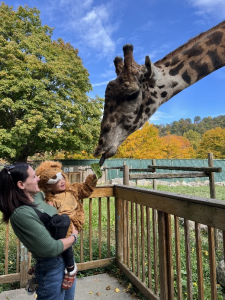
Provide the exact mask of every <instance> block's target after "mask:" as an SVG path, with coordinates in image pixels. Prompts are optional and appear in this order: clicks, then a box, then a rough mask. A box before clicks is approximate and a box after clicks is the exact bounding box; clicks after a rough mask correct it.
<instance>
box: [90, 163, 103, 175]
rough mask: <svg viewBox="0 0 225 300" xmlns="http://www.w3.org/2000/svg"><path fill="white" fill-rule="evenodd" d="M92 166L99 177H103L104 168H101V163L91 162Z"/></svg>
mask: <svg viewBox="0 0 225 300" xmlns="http://www.w3.org/2000/svg"><path fill="white" fill-rule="evenodd" d="M91 168H92V170H93V171H94V173H95V175H96V177H97V179H99V178H101V177H102V170H101V166H100V164H99V163H94V164H91Z"/></svg>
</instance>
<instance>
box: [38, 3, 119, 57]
mask: <svg viewBox="0 0 225 300" xmlns="http://www.w3.org/2000/svg"><path fill="white" fill-rule="evenodd" d="M113 11H114V7H113V3H110V2H105V3H104V4H101V5H98V6H97V5H94V1H93V0H76V1H71V0H60V1H58V2H57V1H55V0H54V1H53V0H49V1H48V5H47V6H46V7H45V10H43V14H45V15H46V16H48V19H49V20H52V21H54V22H57V27H58V29H59V28H61V31H63V35H64V36H66V35H67V34H68V35H70V36H71V34H73V39H74V40H75V39H76V45H77V46H79V48H81V47H82V48H83V49H87V50H86V51H87V52H88V51H89V52H91V50H93V51H96V52H97V54H99V55H103V56H107V55H110V54H111V53H113V52H114V51H115V47H116V42H115V41H114V40H113V38H112V34H113V32H115V31H116V30H117V28H118V26H117V24H116V22H115V21H114V20H113ZM58 12H60V15H58Z"/></svg>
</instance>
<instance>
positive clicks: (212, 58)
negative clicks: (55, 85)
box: [94, 21, 225, 164]
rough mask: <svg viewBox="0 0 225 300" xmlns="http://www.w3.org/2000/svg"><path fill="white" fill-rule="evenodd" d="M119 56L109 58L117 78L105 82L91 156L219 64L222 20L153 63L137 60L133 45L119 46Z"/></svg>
mask: <svg viewBox="0 0 225 300" xmlns="http://www.w3.org/2000/svg"><path fill="white" fill-rule="evenodd" d="M123 52H124V61H123V59H122V58H121V57H116V58H115V60H114V65H115V71H116V74H117V78H116V79H115V80H112V81H110V82H109V83H108V85H107V87H106V91H105V106H104V113H103V118H102V122H101V133H100V137H99V142H98V145H97V147H96V149H95V152H94V156H95V157H98V156H100V155H101V156H102V158H101V160H100V162H101V163H100V164H103V163H104V160H105V159H106V158H109V157H112V156H113V155H115V154H116V151H117V149H118V147H119V146H120V145H121V144H122V142H123V141H124V140H125V139H126V138H127V137H128V136H129V135H130V134H131V133H133V132H134V131H136V130H137V129H138V128H140V127H141V126H142V125H143V124H144V123H145V122H146V121H148V119H149V118H150V117H151V116H152V115H153V114H154V113H155V112H156V110H157V109H158V108H159V106H160V105H162V104H163V103H165V102H166V101H168V100H169V99H171V98H172V97H173V96H175V95H176V94H178V93H180V92H181V91H183V90H184V89H186V88H187V87H189V86H190V85H192V84H194V83H195V82H197V81H199V80H200V79H202V78H204V77H205V76H207V75H208V74H210V73H212V72H213V71H215V70H217V69H219V68H221V67H223V66H224V65H225V21H223V22H221V23H220V24H218V25H217V26H215V27H213V28H211V29H209V30H208V31H205V32H203V33H201V34H199V35H198V36H196V37H195V38H192V39H191V40H189V41H188V42H187V43H186V44H184V45H182V46H180V47H178V48H177V49H176V50H174V51H172V52H171V53H169V54H168V55H166V56H165V57H164V58H163V59H161V60H159V61H157V62H155V63H154V64H153V63H152V61H151V60H150V58H149V56H146V57H145V64H143V65H139V64H137V63H136V62H135V61H134V58H133V45H130V44H127V45H125V46H124V47H123Z"/></svg>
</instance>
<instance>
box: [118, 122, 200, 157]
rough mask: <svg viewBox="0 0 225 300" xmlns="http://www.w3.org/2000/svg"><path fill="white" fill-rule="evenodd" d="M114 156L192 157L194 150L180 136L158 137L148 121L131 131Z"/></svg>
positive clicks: (156, 131) (156, 130)
mask: <svg viewBox="0 0 225 300" xmlns="http://www.w3.org/2000/svg"><path fill="white" fill-rule="evenodd" d="M115 157H116V158H135V159H152V158H156V159H160V158H162V159H163V158H166V159H167V158H192V157H195V151H194V150H193V148H192V147H191V145H190V142H189V141H188V140H187V139H186V138H185V137H182V136H176V135H167V136H163V137H159V135H158V129H157V128H156V127H155V126H153V124H149V123H148V122H147V123H145V124H144V125H143V127H142V128H141V129H139V130H137V131H135V132H134V133H132V134H131V135H130V136H129V137H128V138H127V139H126V140H125V141H124V142H123V144H122V145H121V146H120V147H119V149H118V151H117V154H116V155H115Z"/></svg>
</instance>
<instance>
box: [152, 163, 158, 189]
mask: <svg viewBox="0 0 225 300" xmlns="http://www.w3.org/2000/svg"><path fill="white" fill-rule="evenodd" d="M152 165H153V166H156V162H155V159H153V160H152ZM152 173H156V171H155V169H154V172H152ZM153 190H157V181H156V179H153Z"/></svg>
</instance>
